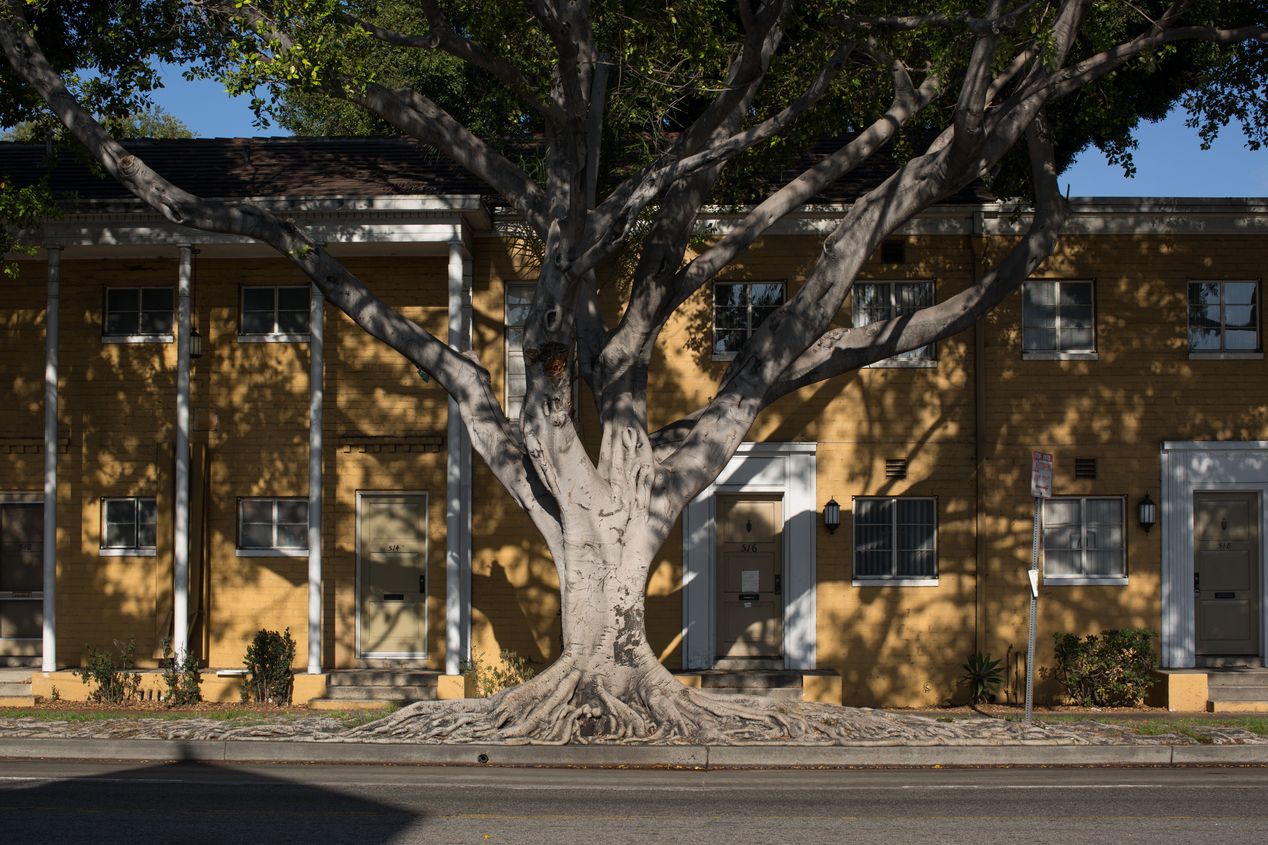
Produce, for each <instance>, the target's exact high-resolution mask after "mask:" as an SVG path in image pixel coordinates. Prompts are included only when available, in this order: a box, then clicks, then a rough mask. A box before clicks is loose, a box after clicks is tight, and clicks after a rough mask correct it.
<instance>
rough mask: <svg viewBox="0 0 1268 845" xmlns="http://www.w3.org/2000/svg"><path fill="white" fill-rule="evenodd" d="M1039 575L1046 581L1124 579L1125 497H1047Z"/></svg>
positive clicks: (1080, 582) (1116, 582)
mask: <svg viewBox="0 0 1268 845" xmlns="http://www.w3.org/2000/svg"><path fill="white" fill-rule="evenodd" d="M1043 577H1044V581H1045V582H1047V581H1055V582H1062V581H1064V582H1067V583H1079V584H1096V583H1103V584H1104V583H1108V584H1121V583H1126V581H1127V549H1126V545H1125V543H1124V542H1123V499H1122V498H1121V497H1118V496H1113V497H1097V498H1094V497H1091V496H1088V497H1081V498H1054V499H1045V500H1044V503H1043Z"/></svg>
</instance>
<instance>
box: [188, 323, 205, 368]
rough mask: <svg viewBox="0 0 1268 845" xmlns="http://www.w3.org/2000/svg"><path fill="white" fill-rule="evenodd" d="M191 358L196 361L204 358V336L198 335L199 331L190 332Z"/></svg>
mask: <svg viewBox="0 0 1268 845" xmlns="http://www.w3.org/2000/svg"><path fill="white" fill-rule="evenodd" d="M189 357H190V358H191V359H193V360H195V361H197V360H198V359H199V358H201V357H203V336H202V335H200V334H199V333H198V329H192V330H191V331H190V332H189Z"/></svg>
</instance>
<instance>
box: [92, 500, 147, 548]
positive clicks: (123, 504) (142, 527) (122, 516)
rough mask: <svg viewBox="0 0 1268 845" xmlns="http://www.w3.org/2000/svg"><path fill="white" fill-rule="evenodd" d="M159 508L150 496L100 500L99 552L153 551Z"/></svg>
mask: <svg viewBox="0 0 1268 845" xmlns="http://www.w3.org/2000/svg"><path fill="white" fill-rule="evenodd" d="M157 522H158V508H157V507H156V506H155V502H154V499H153V498H146V497H143V496H130V497H127V498H118V499H114V498H111V499H102V500H101V553H102V554H107V555H108V554H116V555H122V554H139V555H152V554H154V535H155V527H156V525H157Z"/></svg>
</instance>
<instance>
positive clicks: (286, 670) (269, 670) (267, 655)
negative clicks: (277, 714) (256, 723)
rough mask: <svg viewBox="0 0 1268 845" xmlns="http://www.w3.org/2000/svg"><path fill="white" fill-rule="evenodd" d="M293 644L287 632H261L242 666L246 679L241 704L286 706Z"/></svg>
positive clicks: (288, 698) (290, 676)
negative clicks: (253, 703) (244, 702)
mask: <svg viewBox="0 0 1268 845" xmlns="http://www.w3.org/2000/svg"><path fill="white" fill-rule="evenodd" d="M294 661H295V641H294V640H293V639H291V629H290V628H287V629H286V630H285V631H283V632H282V633H280V634H279V633H278V632H277V631H267V630H265V629H263V628H261V629H260V630H259V631H256V632H255V639H253V640H251V645H249V646H247V653H246V657H245V658H243V660H242V665H244V666H246V667H247V676H246V679H245V683H244V684H243V686H242V700H243V701H254V702H257V703H264V702H268V703H269V704H290V703H291V690H292V688H293V686H294V677H293V675H292V673H291V663H293V662H294Z"/></svg>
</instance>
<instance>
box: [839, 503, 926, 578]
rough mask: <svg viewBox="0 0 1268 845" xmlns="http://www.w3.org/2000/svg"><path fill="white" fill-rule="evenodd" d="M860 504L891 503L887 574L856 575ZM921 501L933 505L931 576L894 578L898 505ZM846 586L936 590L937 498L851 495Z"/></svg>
mask: <svg viewBox="0 0 1268 845" xmlns="http://www.w3.org/2000/svg"><path fill="white" fill-rule="evenodd" d="M861 501H873V502H884V501H889V502H893V503H894V511H893V515H894V518H893V520H892V521H891V523H890V531H891V544H890V550H889V551H890V571H891V573H893V574H890V575H859V574H858V552H859V520H858V506H859V502H861ZM900 501H908V502H913V501H921V502H930V503H932V504H933V574H932V575H898V574H897V572H898V524H899V520H898V503H899V502H900ZM850 521H851V523H852V525H851V527H850V535H851V536H850V544H851V545H850V583H851V584H852V585H853V586H855V587H936V586H938V577H939V576H938V571H939V567H938V497H937V496H852V497H851V499H850Z"/></svg>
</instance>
